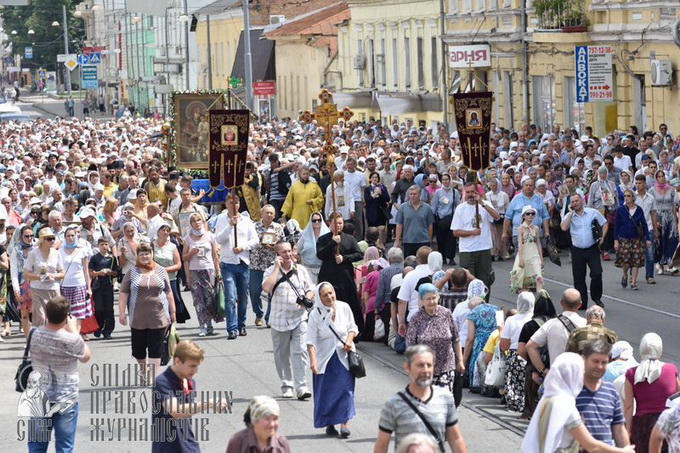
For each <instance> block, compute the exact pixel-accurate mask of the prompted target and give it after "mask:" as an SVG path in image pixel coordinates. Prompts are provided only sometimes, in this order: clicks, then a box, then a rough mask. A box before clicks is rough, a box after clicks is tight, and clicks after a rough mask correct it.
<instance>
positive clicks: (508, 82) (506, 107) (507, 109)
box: [503, 71, 515, 129]
mask: <svg viewBox="0 0 680 453" xmlns="http://www.w3.org/2000/svg"><path fill="white" fill-rule="evenodd" d="M513 94H514V93H513V87H512V72H510V71H505V72H504V73H503V120H504V126H505V127H507V128H509V129H512V128H513V127H514V122H515V120H514V118H513V113H512V110H513V102H512V97H513Z"/></svg>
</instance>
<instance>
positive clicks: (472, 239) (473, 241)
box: [451, 201, 493, 252]
mask: <svg viewBox="0 0 680 453" xmlns="http://www.w3.org/2000/svg"><path fill="white" fill-rule="evenodd" d="M484 203H485V204H488V201H485V202H484ZM475 212H476V209H475V205H471V204H469V203H467V202H463V203H461V204H459V205H458V207H457V208H456V211H455V212H454V213H453V222H451V230H463V231H472V230H474V229H475V228H476V225H474V224H473V223H476V222H474V221H475ZM479 215H480V216H481V218H482V233H481V234H480V235H479V236H468V237H464V238H458V249H459V251H461V252H479V251H482V250H491V247H493V242H492V239H491V223H492V222H493V217H491V214H489V213H488V211H487V210H486V209H484V208H482V207H481V206H480V207H479Z"/></svg>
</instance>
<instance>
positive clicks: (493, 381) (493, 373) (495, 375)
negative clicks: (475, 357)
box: [484, 341, 508, 388]
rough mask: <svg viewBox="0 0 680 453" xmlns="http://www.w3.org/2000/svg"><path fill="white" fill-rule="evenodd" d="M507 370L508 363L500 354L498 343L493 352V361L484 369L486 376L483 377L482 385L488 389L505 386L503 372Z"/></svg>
mask: <svg viewBox="0 0 680 453" xmlns="http://www.w3.org/2000/svg"><path fill="white" fill-rule="evenodd" d="M507 369H508V361H507V360H506V358H505V356H504V355H503V354H502V353H501V344H500V341H499V342H498V344H497V345H496V349H495V350H494V351H493V359H491V363H489V366H488V367H486V375H485V376H484V384H485V385H488V386H489V387H497V388H500V387H503V386H505V372H506V370H507Z"/></svg>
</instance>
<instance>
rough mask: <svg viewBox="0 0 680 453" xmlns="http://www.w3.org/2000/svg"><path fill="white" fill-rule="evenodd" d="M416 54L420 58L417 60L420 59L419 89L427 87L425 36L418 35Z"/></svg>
mask: <svg viewBox="0 0 680 453" xmlns="http://www.w3.org/2000/svg"><path fill="white" fill-rule="evenodd" d="M416 55H417V57H416V58H418V59H417V60H416V61H418V89H420V90H424V89H425V65H424V64H423V63H424V58H423V55H424V54H423V38H421V37H418V38H417V39H416Z"/></svg>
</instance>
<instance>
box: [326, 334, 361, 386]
mask: <svg viewBox="0 0 680 453" xmlns="http://www.w3.org/2000/svg"><path fill="white" fill-rule="evenodd" d="M328 328H329V329H331V332H333V335H335V336H336V338H337V339H338V340H340V343H343V344H344V343H345V342H344V341H342V338H340V335H338V334H337V333H336V332H335V329H333V327H331V325H330V324H329V325H328ZM347 363H349V372H350V373H352V375H353V376H354V377H355V378H357V379H360V378H362V377H364V376H366V367H365V366H364V359H363V358H361V356H360V355H359V354H357V353H356V352H354V351H348V352H347Z"/></svg>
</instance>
